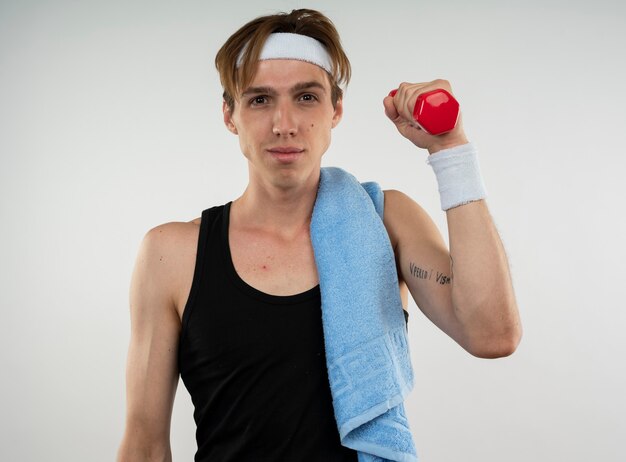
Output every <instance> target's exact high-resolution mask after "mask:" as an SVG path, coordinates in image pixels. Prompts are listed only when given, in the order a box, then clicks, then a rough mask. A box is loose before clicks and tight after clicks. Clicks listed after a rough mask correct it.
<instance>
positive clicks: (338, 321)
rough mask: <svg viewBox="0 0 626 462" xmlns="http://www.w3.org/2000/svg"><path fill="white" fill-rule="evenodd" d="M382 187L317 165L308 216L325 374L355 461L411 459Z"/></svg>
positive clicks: (405, 375)
mask: <svg viewBox="0 0 626 462" xmlns="http://www.w3.org/2000/svg"><path fill="white" fill-rule="evenodd" d="M383 208H384V197H383V192H382V191H381V189H380V187H379V186H378V185H377V184H376V183H363V184H361V183H359V182H358V181H357V180H356V178H354V176H352V175H351V174H349V173H347V172H346V171H344V170H342V169H339V168H336V167H325V168H322V171H321V176H320V184H319V190H318V194H317V198H316V201H315V206H314V209H313V216H312V218H311V240H312V244H313V251H314V254H315V262H316V265H317V270H318V273H319V279H320V291H321V295H322V324H323V328H324V342H325V348H326V363H327V366H328V378H329V382H330V388H331V393H332V397H333V407H334V411H335V418H336V420H337V426H338V429H339V436H340V438H341V443H342V444H343V445H344V446H347V447H349V448H352V449H355V450H356V451H358V456H359V461H360V462H364V461H368V462H370V461H372V462H373V461H385V460H389V461H398V462H416V461H417V453H416V450H415V445H414V443H413V438H412V435H411V431H410V429H409V425H408V421H407V418H406V414H405V410H404V405H403V400H404V398H405V397H406V396H407V394H408V393H409V391H410V390H411V389H412V387H413V370H412V367H411V359H410V355H409V348H408V341H407V330H406V325H405V320H404V315H403V311H402V302H401V300H400V293H399V290H398V276H397V273H396V262H395V257H394V253H393V249H392V247H391V243H390V242H389V237H388V235H387V231H386V229H385V226H384V224H383V221H382V217H383Z"/></svg>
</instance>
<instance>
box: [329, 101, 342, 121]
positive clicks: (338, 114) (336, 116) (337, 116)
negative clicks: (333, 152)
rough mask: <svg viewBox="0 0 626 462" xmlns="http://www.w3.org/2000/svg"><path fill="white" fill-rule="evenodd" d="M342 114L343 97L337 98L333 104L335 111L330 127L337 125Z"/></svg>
mask: <svg viewBox="0 0 626 462" xmlns="http://www.w3.org/2000/svg"><path fill="white" fill-rule="evenodd" d="M342 116H343V99H341V98H339V99H338V100H337V104H335V113H334V115H333V122H332V128H335V127H336V126H337V125H339V122H340V121H341V117H342Z"/></svg>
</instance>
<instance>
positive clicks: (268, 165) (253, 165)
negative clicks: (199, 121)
mask: <svg viewBox="0 0 626 462" xmlns="http://www.w3.org/2000/svg"><path fill="white" fill-rule="evenodd" d="M223 111H224V122H225V124H226V127H227V128H228V129H229V130H230V131H231V132H232V133H234V134H236V135H238V136H239V144H240V146H241V151H242V152H243V154H244V155H245V156H246V158H247V159H248V164H249V168H250V181H260V182H262V183H267V182H269V184H271V185H273V186H276V187H280V188H291V187H297V186H298V185H302V184H304V183H307V182H311V183H315V184H316V183H317V180H318V179H319V169H320V165H321V159H322V155H323V154H324V153H325V152H326V150H327V149H328V146H329V144H330V139H331V130H332V129H333V128H334V127H335V126H336V125H337V124H338V123H339V120H340V119H341V115H342V102H341V101H338V102H337V104H336V105H335V107H333V104H332V101H331V85H330V80H329V77H328V74H327V73H326V72H325V71H324V70H323V69H322V68H320V67H318V66H316V65H314V64H310V63H306V62H303V61H296V60H267V61H260V62H259V65H258V68H257V72H256V75H255V77H254V79H253V81H252V82H251V83H250V85H249V86H248V87H247V88H245V89H244V90H243V91H242V93H241V94H240V95H237V97H236V98H235V108H234V111H233V112H232V113H231V112H230V110H229V109H228V107H227V105H226V104H224V108H223Z"/></svg>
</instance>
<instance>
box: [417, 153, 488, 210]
mask: <svg viewBox="0 0 626 462" xmlns="http://www.w3.org/2000/svg"><path fill="white" fill-rule="evenodd" d="M426 163H427V164H430V166H431V167H432V168H433V170H434V172H435V176H436V177H437V183H438V184H439V195H440V197H441V209H442V210H444V211H446V210H449V209H451V208H454V207H458V206H459V205H464V204H468V203H470V202H474V201H478V200H481V199H484V198H485V196H486V195H487V192H486V189H485V184H484V183H483V178H482V176H481V174H480V166H479V165H478V156H477V152H476V148H475V147H474V145H473V144H472V143H467V144H463V145H461V146H455V147H453V148H449V149H443V150H441V151H438V152H436V153H434V154H431V155H430V156H428V160H427V161H426Z"/></svg>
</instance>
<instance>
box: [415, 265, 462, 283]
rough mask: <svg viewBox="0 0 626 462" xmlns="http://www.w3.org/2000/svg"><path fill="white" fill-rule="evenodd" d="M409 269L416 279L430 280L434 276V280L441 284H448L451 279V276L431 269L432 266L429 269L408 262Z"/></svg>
mask: <svg viewBox="0 0 626 462" xmlns="http://www.w3.org/2000/svg"><path fill="white" fill-rule="evenodd" d="M409 271H410V273H411V276H413V277H414V278H416V279H424V280H428V281H432V280H433V276H434V277H435V278H434V282H436V283H437V284H441V285H445V284H450V282H451V281H452V278H451V277H450V276H447V275H445V274H444V273H441V272H439V271H433V269H432V268H431V269H430V270H426V269H424V268H420V267H419V266H417V265H416V264H415V263H413V262H409Z"/></svg>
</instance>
